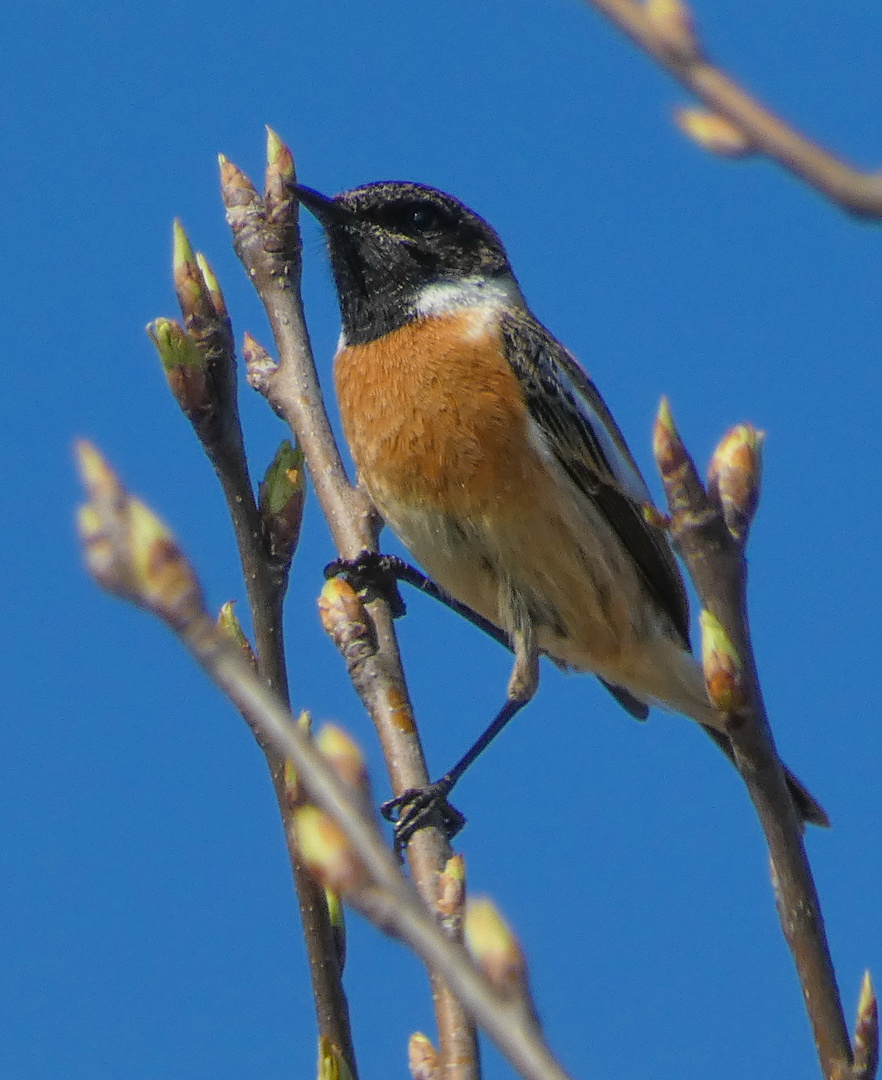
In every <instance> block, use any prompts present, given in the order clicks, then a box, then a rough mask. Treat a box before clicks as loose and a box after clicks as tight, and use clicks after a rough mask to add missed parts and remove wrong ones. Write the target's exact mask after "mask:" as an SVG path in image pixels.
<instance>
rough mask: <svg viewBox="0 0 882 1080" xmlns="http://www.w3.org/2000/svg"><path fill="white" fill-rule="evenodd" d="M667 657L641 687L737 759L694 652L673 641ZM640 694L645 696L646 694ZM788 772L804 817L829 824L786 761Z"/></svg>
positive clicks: (795, 802) (790, 788) (791, 789)
mask: <svg viewBox="0 0 882 1080" xmlns="http://www.w3.org/2000/svg"><path fill="white" fill-rule="evenodd" d="M659 659H661V658H659ZM663 659H664V660H665V661H667V662H665V663H662V664H659V663H658V662H656V663H655V664H654V665H653V667H652V668H651V671H652V675H650V674H649V671H645V672H644V673H642V675H643V677H642V678H641V679H640V684H641V689H642V688H643V687H645V688H646V689H648V690H650V693H651V694H652V697H653V698H654V699H655V700H656V701H657V702H658V704H660V705H661V706H662V707H663V708H667V709H672V710H673V711H675V712H679V713H682V714H683V715H684V716H688V717H691V719H693V720H696V721H697V722H698V723H699V724H701V726H702V727H703V728H704V730H705V731H706V732H707V733H708V735H709V736H710V737H711V738H712V739H713V741H714V742H715V743H716V744H717V746H719V748H720V749H721V750H722V751H723V753H724V754H725V755H726V757H728V758H729V760H730V761H732V762H734V760H735V754H734V752H733V750H732V744H731V742H730V741H729V737H728V735H727V734H726V732H725V729H724V727H723V724H722V718H721V716H720V714H719V713H718V712H717V710H716V709H715V708H714V707H713V706H712V705H711V703H710V702H709V701H708V698H707V692H706V691H705V688H704V673H703V671H702V668H701V665H700V664H699V662H698V661H697V660H696V659H695V657H694V656H691V655H690V654H689V653H687V652H684V651H683V650H682V649H681V648H678V647H676V646H674V644H673V643H671V645H670V651H669V652H668V655H667V656H665V657H664V658H663ZM653 682H655V683H656V685H655V686H653V685H652V683H653ZM640 696H641V697H643V698H644V700H645V697H644V695H643V694H641V695H640ZM626 707H627V706H626ZM784 776H785V779H786V781H787V789H788V791H789V792H790V797H791V798H792V799H793V805H794V807H795V809H796V813H797V815H798V816H799V818H800V820H801V821H803V822H810V823H811V824H812V825H821V826H824V827H829V825H830V819H829V818H828V817H827V814H826V813H825V812H824V808H823V807H822V806H821V805H820V803H819V802H818V801H817V799H815V797H814V796H813V795H812V794H811V792H810V791H809V790H808V789H807V788H806V787H805V785H804V784H803V783H802V782H801V781H800V780H798V779H797V778H796V777H795V776H794V775H793V773H792V772H791V771H790V770H789V769H788V768H787V767H786V765H785V766H784Z"/></svg>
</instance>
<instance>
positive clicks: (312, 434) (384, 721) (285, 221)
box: [221, 132, 480, 1080]
mask: <svg viewBox="0 0 882 1080" xmlns="http://www.w3.org/2000/svg"><path fill="white" fill-rule="evenodd" d="M221 180H222V193H223V199H224V205H225V207H226V211H227V220H228V222H229V224H230V227H231V229H232V232H233V242H234V246H235V249H236V253H237V254H238V256H239V258H240V259H241V260H242V263H243V265H244V266H245V269H246V271H247V273H248V276H249V278H250V280H251V281H252V283H253V284H254V286H255V289H256V290H257V293H258V295H259V297H260V299H261V301H262V302H263V304H264V307H265V308H266V311H267V315H268V316H269V320H270V325H271V327H272V330H273V335H274V338H275V341H276V345H277V348H278V353H279V365H278V367H277V368H275V369H270V370H267V369H266V367H264V370H263V373H262V377H261V378H260V379H259V380H257V383H256V384H257V385H258V387H259V389H260V390H261V392H263V393H264V394H265V396H266V398H267V400H268V401H269V403H270V404H271V405H272V407H273V408H274V409H275V411H276V412H277V413H278V414H279V415H280V416H281V417H282V418H283V419H284V420H285V421H286V422H287V423H288V424H289V426H290V427H291V429H292V431H294V432H295V434H296V436H297V441H298V443H299V445H300V447H301V449H302V450H303V454H304V458H305V461H306V465H307V468H308V470H309V475H310V479H311V481H312V485H313V488H314V490H315V492H316V496H317V498H318V501H319V504H320V505H321V507H322V510H323V512H324V514H325V517H326V518H327V520H328V524H329V526H330V529H331V534H332V537H333V539H334V543H335V545H336V548H337V551H338V554H339V555H340V557H341V558H343V559H354V558H356V557H357V556H358V555H359V554H361V552H363V551H376V550H377V531H378V520H377V516H376V513H375V511H374V510H373V507H372V506H371V504H370V502H369V501H368V499H367V498H366V496H365V495H364V494H363V493H362V492H361V491H359V490H358V489H356V488H353V487H352V485H351V484H350V483H349V481H348V480H347V478H346V473H345V470H344V468H343V463H342V460H341V457H340V454H339V451H338V449H337V446H336V443H335V441H334V437H333V434H332V432H331V426H330V423H329V421H328V417H327V413H326V411H325V407H324V402H323V399H322V394H321V388H320V386H319V381H318V374H317V372H316V369H315V362H314V360H313V357H312V350H311V347H310V343H309V335H308V331H307V329H306V324H305V320H304V316H303V306H302V302H301V298H300V272H301V262H300V234H299V229H298V226H297V202H296V200H295V199H293V197H292V195H291V185H292V184H293V183H294V182H295V175H294V163H293V160H292V158H291V154H290V151H289V150H288V148H287V147H285V146H284V145H283V144H281V143H280V142H279V140H278V138H277V137H276V136H275V135H274V134H273V133H272V132H270V133H269V138H268V166H267V174H266V184H265V193H264V196H263V197H260V196H259V195H258V193H257V191H256V190H255V188H254V186H253V185H252V184H251V182H250V181H249V180H248V179H247V177H245V176H244V174H243V173H242V172H241V171H240V170H239V169H238V168H236V166H234V165H232V164H231V163H230V162H228V161H226V160H225V159H222V160H221ZM367 612H368V615H369V618H370V620H371V622H372V624H373V638H374V640H375V642H376V650H375V651H374V652H373V653H372V654H371V655H370V656H368V657H366V658H365V659H364V661H363V662H362V663H360V664H359V665H358V667H357V668H356V669H352V668H350V674H351V675H352V676H353V681H354V685H355V688H356V690H357V692H358V694H359V696H360V698H361V700H362V702H363V703H364V705H365V708H366V709H367V711H368V714H369V715H370V717H371V719H372V721H373V723H374V725H375V727H376V729H377V733H378V736H379V739H380V744H381V747H382V750H383V755H384V758H385V761H386V766H387V769H388V771H389V777H390V781H391V785H392V790H393V793H394V794H395V795H399V794H401V793H402V792H403V791H406V790H407V789H409V788H415V787H424V786H425V785H426V784H428V782H429V776H428V771H427V769H426V764H425V759H424V757H423V752H422V746H421V744H420V739H419V733H418V732H417V729H416V724H415V722H414V717H413V710H412V707H411V703H410V699H409V695H408V692H407V686H406V683H405V678H404V672H403V669H402V666H401V658H400V655H399V652H398V644H397V641H396V637H395V630H394V626H393V621H392V616H391V613H390V610H389V605H388V603H387V602H386V601H385V600H384V599H383V598H377V599H375V600H373V601H372V602H371V603H369V604H368V605H367ZM450 855H451V851H450V847H449V845H448V843H447V840H446V837H445V836H444V835H443V833H442V832H441V831H440V830H438V829H425V830H423V831H422V832H421V833H420V835H419V836H418V837H415V838H414V841H413V842H412V843H411V844H410V845H409V846H408V852H407V857H408V862H409V865H410V870H411V874H412V875H413V880H414V882H415V884H416V887H417V889H418V890H419V892H420V895H422V897H423V898H424V900H425V902H426V904H427V905H428V906H429V907H430V908H433V907H434V905H435V903H436V901H437V890H438V875H439V873H440V872H441V871H442V870H443V868H444V866H445V865H446V863H447V861H448V859H449V858H450ZM430 973H431V978H432V990H433V998H434V1002H435V1013H436V1020H437V1024H438V1034H439V1046H440V1053H441V1064H442V1068H443V1070H444V1074H445V1076H446V1077H448V1078H449V1080H477V1077H478V1076H479V1073H480V1066H479V1058H478V1045H477V1037H476V1034H475V1031H474V1028H473V1025H472V1024H471V1023H470V1021H469V1020H468V1018H467V1016H466V1015H465V1013H464V1012H463V1010H462V1008H461V1007H460V1005H459V1004H458V1003H457V1001H456V1000H455V998H454V997H453V996H452V995H451V993H450V991H449V990H448V989H447V988H446V987H445V986H444V985H443V984H442V983H441V982H440V981H439V980H438V979H437V978H436V977H435V976H434V973H433V972H432V970H431V969H430Z"/></svg>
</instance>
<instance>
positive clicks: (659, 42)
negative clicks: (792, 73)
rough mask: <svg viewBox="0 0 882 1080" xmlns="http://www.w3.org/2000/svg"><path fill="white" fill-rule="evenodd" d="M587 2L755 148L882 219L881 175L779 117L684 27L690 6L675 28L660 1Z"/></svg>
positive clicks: (849, 206) (833, 197) (852, 207)
mask: <svg viewBox="0 0 882 1080" xmlns="http://www.w3.org/2000/svg"><path fill="white" fill-rule="evenodd" d="M586 2H587V3H588V4H589V5H590V6H591V7H593V8H595V9H596V10H597V11H599V12H600V13H601V14H603V15H605V16H606V18H607V19H609V20H610V22H612V23H614V24H615V25H616V26H617V27H618V28H619V29H620V30H621V31H622V32H623V33H625V34H626V35H627V36H628V37H629V38H630V39H631V40H632V41H633V42H634V43H635V44H636V45H637V46H638V47H639V48H641V49H642V50H643V51H644V52H646V53H648V54H649V55H650V56H651V57H652V58H653V59H654V60H656V61H657V62H658V63H659V64H660V65H661V66H662V67H663V68H665V69H666V70H667V71H669V72H670V73H671V74H672V75H673V76H674V78H675V79H677V80H678V82H680V83H681V84H682V85H683V86H685V87H686V89H687V90H689V91H691V92H692V93H693V94H694V95H695V96H696V97H697V98H699V99H700V100H701V101H703V102H704V103H705V105H707V106H708V107H709V108H710V109H712V110H713V111H714V112H715V113H718V114H720V115H722V116H724V117H725V118H726V119H727V120H729V121H731V123H732V124H734V125H735V127H736V128H737V129H739V130H740V131H741V132H742V133H743V134H744V135H745V136H746V138H747V140H748V142H749V144H750V145H751V146H752V148H753V149H754V150H756V151H758V152H760V153H763V154H765V155H766V157H768V158H770V159H771V160H772V161H776V162H777V163H778V164H779V165H781V166H782V167H783V168H785V169H787V170H788V171H789V172H791V173H793V174H794V176H797V177H799V179H800V180H803V181H804V182H805V183H806V184H808V185H809V186H810V187H812V188H814V189H815V190H816V191H819V192H821V193H822V194H823V195H825V196H826V197H827V198H828V199H829V200H830V201H831V202H833V203H836V204H837V205H838V206H840V207H842V209H844V210H847V211H848V212H849V213H852V214H856V215H859V216H861V217H867V218H875V219H877V220H878V219H882V175H880V174H879V173H867V172H861V171H860V170H858V169H855V168H854V167H853V166H851V165H849V164H847V163H846V162H844V161H842V160H841V159H840V158H838V157H835V156H834V155H833V154H831V153H830V152H829V151H827V150H825V149H823V148H822V147H821V146H819V145H818V144H817V143H816V142H813V141H812V140H811V139H809V138H807V137H806V136H805V135H802V134H801V133H800V132H798V131H796V130H795V129H794V128H793V127H791V126H790V125H789V124H788V123H786V122H785V121H784V120H782V119H781V118H780V117H779V116H776V115H775V113H773V112H772V111H771V110H769V109H767V108H766V107H765V106H764V105H763V104H762V103H761V102H759V101H758V100H757V99H756V98H754V97H752V96H751V95H750V94H748V93H747V91H746V90H744V89H743V88H742V87H740V86H739V85H738V83H737V82H735V80H734V79H732V78H731V77H730V76H728V75H727V74H726V73H725V72H723V71H722V70H720V68H718V67H716V66H715V65H714V64H712V63H711V62H710V61H709V60H708V59H707V57H706V56H705V55H704V53H703V51H702V49H701V47H700V45H699V43H698V40H697V38H695V37H694V31H692V30H691V27H689V28H686V26H685V24H686V23H687V22H688V21H689V12H688V9H687V8H686V7H685V5H683V9H682V16H681V19H680V23H681V25H680V26H679V27H678V30H679V33H672V32H671V29H670V26H668V25H666V23H665V21H664V20H663V19H660V18H658V17H653V12H654V9H657V8H658V6H660V5H655V4H652V3H645V4H639V3H637V2H636V0H586ZM668 6H670V5H668ZM684 31H685V32H684Z"/></svg>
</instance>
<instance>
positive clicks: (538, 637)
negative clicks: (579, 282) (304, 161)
mask: <svg viewBox="0 0 882 1080" xmlns="http://www.w3.org/2000/svg"><path fill="white" fill-rule="evenodd" d="M294 191H295V194H296V196H297V198H298V199H299V201H300V203H301V204H302V205H303V206H305V207H306V208H307V210H309V211H310V212H311V213H312V214H313V215H314V216H315V217H316V218H317V219H318V222H319V224H320V225H321V227H322V229H323V231H324V234H325V240H326V243H327V248H328V252H329V255H330V264H331V270H332V273H333V277H334V282H335V284H336V290H337V296H338V301H339V306H340V314H341V321H342V329H341V334H340V340H339V345H338V347H337V351H336V355H335V358H334V383H335V389H336V394H337V401H338V405H339V411H340V417H341V422H342V427H343V433H344V436H345V438H346V442H347V444H348V446H349V450H350V453H351V455H352V459H353V462H354V464H355V467H356V471H357V477H358V483H359V484H360V485H361V486H362V488H363V489H364V490H365V491H366V492H367V494H368V495H369V497H370V499H371V501H372V502H373V504H374V506H375V507H376V509H377V511H378V512H379V515H380V517H381V518H382V520H383V521H384V522H385V524H387V525H388V526H389V527H390V528H391V529H392V531H393V532H394V533H395V534H396V535H397V536H398V538H399V539H400V540H401V541H402V543H403V544H404V546H405V547H406V548H407V550H408V551H409V553H410V554H411V555H412V557H413V558H414V559H415V561H416V562H417V563H418V564H419V565H420V566H421V567H422V568H423V570H424V571H425V572H426V574H427V575H428V576H429V578H431V579H432V580H433V581H434V582H435V583H436V584H437V585H438V586H439V587H440V589H441V590H442V591H443V592H444V593H445V594H447V595H448V596H450V597H452V598H453V599H454V600H455V601H457V602H458V603H459V605H462V606H464V607H465V608H466V609H468V610H469V611H471V612H474V613H476V614H477V616H478V617H479V619H480V620H484V621H485V622H486V623H488V624H490V626H491V627H494V628H496V629H497V630H498V631H499V632H500V636H503V637H504V638H505V640H506V641H507V642H508V643H509V645H510V647H511V649H512V651H513V653H514V657H515V659H514V666H513V669H512V674H511V678H510V679H509V683H508V688H507V695H506V700H505V705H504V706H503V708H502V709H501V710H500V712H499V714H498V715H497V716H496V717H495V719H494V721H493V723H492V724H491V725H490V727H489V728H488V729H487V731H486V732H485V733H484V735H483V736H482V737H481V739H479V740H478V742H477V743H476V744H475V746H473V747H472V748H471V750H470V751H469V752H468V753H467V754H466V755H465V756H464V757H463V758H462V759H461V760H460V761H459V762H457V764H456V765H455V766H454V767H453V769H451V770H450V771H449V772H448V773H446V774H445V776H444V777H442V779H441V781H439V782H437V784H436V785H432V786H431V788H430V789H427V791H426V792H425V793H423V794H425V799H424V800H423V801H422V803H420V801H419V799H417V798H416V795H418V794H419V793H413V792H410V793H405V796H403V797H402V799H400V800H393V801H392V803H393V804H395V805H396V808H397V810H398V811H400V817H399V819H398V824H399V827H401V829H402V835H401V836H398V840H400V841H401V842H402V843H406V841H407V839H408V838H409V836H410V835H412V832H413V831H415V829H416V828H419V827H422V823H423V821H424V811H425V809H426V806H427V805H430V804H431V805H432V806H434V805H435V804H436V802H437V801H438V799H440V800H441V801H446V796H447V795H448V794H449V792H450V790H451V789H452V787H453V785H454V784H455V783H456V781H457V780H458V779H459V777H460V776H461V775H462V773H463V772H464V771H465V769H466V768H467V767H468V766H469V765H470V764H471V762H472V761H474V759H475V757H477V755H478V754H479V753H480V752H481V751H482V750H483V749H484V748H485V747H486V745H487V744H488V743H489V742H490V740H491V739H492V738H493V737H494V736H495V735H496V734H497V733H498V731H499V730H501V729H502V727H504V726H505V724H507V723H508V721H509V720H510V719H511V717H512V716H514V715H515V713H516V712H518V711H519V710H520V709H521V708H522V707H523V705H524V704H526V703H527V702H528V701H530V700H531V699H532V697H533V696H534V694H535V693H536V690H537V688H538V682H539V658H540V656H542V655H544V656H546V657H548V658H549V659H550V660H551V661H553V662H554V663H555V664H556V665H558V666H559V667H560V668H564V669H570V670H574V671H577V672H589V673H592V674H594V675H596V676H597V677H598V678H599V679H600V680H601V681H602V682H603V684H604V685H605V686H606V687H607V688H608V689H609V690H610V691H611V692H612V693H613V695H614V696H615V697H616V698H617V699H618V701H619V702H620V703H621V704H622V705H623V706H624V707H625V708H626V709H627V710H628V711H629V712H631V713H632V714H633V715H634V716H636V717H637V718H638V719H645V718H646V716H647V715H648V711H649V707H650V706H661V707H662V708H664V709H666V710H668V711H672V712H676V713H681V714H683V715H685V716H687V717H690V718H691V719H693V720H695V721H697V723H698V724H700V725H701V726H702V728H704V730H705V731H706V732H707V733H708V734H709V735H710V736H711V737H712V738H713V739H714V741H715V742H716V743H717V744H718V745H719V746H720V747H721V749H723V751H724V752H725V753H726V754H727V755H728V756H729V757H730V758H732V757H733V751H732V748H731V744H730V741H729V738H728V736H727V735H726V732H725V728H724V725H723V720H722V717H721V715H720V713H718V711H717V710H716V709H714V707H713V706H712V705H711V703H710V701H709V699H708V697H707V693H706V690H705V683H704V676H703V672H702V668H701V665H700V664H699V662H698V661H697V659H696V658H695V656H693V654H692V650H691V647H690V642H689V608H688V599H687V594H686V590H685V587H684V584H683V579H682V577H681V575H680V572H679V569H678V567H677V563H676V560H675V558H674V554H673V551H672V549H671V547H670V543H669V541H668V538H667V535H666V533H665V531H664V529H663V528H662V527H661V526H660V524H659V523H658V520H657V518H658V516H656V517H655V518H653V516H652V515H651V514H648V513H647V508H648V507H651V505H652V498H651V495H650V492H649V489H648V488H647V485H646V483H645V481H644V479H643V477H642V475H641V473H640V470H639V468H638V466H637V464H636V462H635V460H634V458H633V456H632V454H631V452H630V450H629V449H628V446H627V444H626V442H625V439H624V437H623V435H622V433H621V431H620V430H619V427H618V425H617V424H616V422H615V420H614V419H613V417H612V414H611V413H610V411H609V409H608V408H607V406H606V404H605V403H604V400H603V398H602V397H601V395H600V393H599V392H598V390H597V388H596V387H595V385H594V383H593V382H592V380H591V379H590V378H589V376H588V374H587V373H586V372H585V371H584V370H583V368H582V367H581V366H580V364H579V363H578V361H577V360H576V359H575V357H574V356H573V355H572V353H570V352H569V351H568V350H567V349H566V348H565V347H564V346H563V345H562V344H561V343H560V342H559V341H558V340H557V339H556V338H555V337H554V336H553V335H552V334H551V333H550V332H549V331H548V330H547V329H546V328H545V327H544V326H543V325H542V323H541V322H540V321H539V320H538V319H537V318H536V316H535V315H534V314H533V313H532V311H531V310H530V308H529V307H528V305H527V302H526V300H525V299H524V296H523V293H522V292H521V288H520V286H519V284H518V281H517V279H516V278H515V275H514V272H513V270H512V267H511V264H510V262H509V259H508V255H507V253H506V250H505V248H504V246H503V243H502V241H501V240H500V238H499V236H498V235H497V233H496V232H495V231H494V230H493V228H492V227H491V226H490V225H489V224H488V223H487V222H486V221H485V220H484V219H483V218H482V217H480V216H479V215H478V214H477V213H475V212H474V211H473V210H471V209H469V208H468V207H467V206H466V205H465V204H464V203H462V202H460V201H459V200H458V199H456V198H454V197H453V196H451V195H448V194H446V193H445V192H442V191H439V190H437V189H436V188H432V187H429V186H427V185H424V184H418V183H414V182H410V181H379V182H374V183H369V184H365V185H363V186H360V187H356V188H353V189H351V190H348V191H344V192H342V193H341V194H338V195H334V196H328V195H324V194H321V193H320V192H318V191H316V190H314V189H312V188H308V187H304V186H301V185H297V186H296V187H295V189H294ZM785 775H786V780H787V784H788V788H789V790H790V793H791V796H792V799H793V802H794V806H795V808H796V811H797V815H798V816H799V817H800V818H801V820H803V821H809V822H813V823H816V824H821V825H825V824H828V821H827V818H826V815H825V813H824V811H823V809H822V808H821V807H820V806H819V804H818V803H817V802H816V801H815V799H814V798H813V797H812V796H811V794H810V793H809V792H808V791H807V790H806V788H805V787H804V786H803V785H802V784H801V783H800V781H798V780H797V779H796V778H795V777H794V776H793V774H792V773H790V772H789V770H788V771H786V773H785ZM408 802H410V803H413V806H412V807H411V808H410V809H409V810H408V811H407V812H405V809H404V806H405V804H407V803H408ZM389 805H392V804H389ZM414 807H415V808H414ZM449 809H450V814H449V816H448V817H446V818H445V822H446V825H447V827H448V830H449V832H451V833H452V832H453V831H455V830H456V829H457V828H458V827H459V822H457V820H456V818H460V821H461V820H463V819H461V817H460V816H459V815H458V814H457V812H456V811H455V810H453V808H449ZM405 832H406V835H405Z"/></svg>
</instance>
